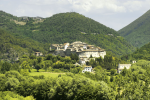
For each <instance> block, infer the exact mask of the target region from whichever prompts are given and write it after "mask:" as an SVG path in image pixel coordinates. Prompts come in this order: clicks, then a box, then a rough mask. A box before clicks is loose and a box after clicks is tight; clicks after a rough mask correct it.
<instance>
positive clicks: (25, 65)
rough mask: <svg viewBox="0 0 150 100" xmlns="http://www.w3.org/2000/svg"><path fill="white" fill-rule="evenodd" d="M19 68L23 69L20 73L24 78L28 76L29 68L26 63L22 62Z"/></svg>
mask: <svg viewBox="0 0 150 100" xmlns="http://www.w3.org/2000/svg"><path fill="white" fill-rule="evenodd" d="M21 68H22V69H23V70H22V71H21V73H22V74H23V75H25V76H27V75H29V69H30V66H29V64H28V62H27V61H23V62H22V64H21Z"/></svg>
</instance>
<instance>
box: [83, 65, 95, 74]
mask: <svg viewBox="0 0 150 100" xmlns="http://www.w3.org/2000/svg"><path fill="white" fill-rule="evenodd" d="M92 71H93V69H92V66H84V69H83V70H82V73H84V72H92Z"/></svg>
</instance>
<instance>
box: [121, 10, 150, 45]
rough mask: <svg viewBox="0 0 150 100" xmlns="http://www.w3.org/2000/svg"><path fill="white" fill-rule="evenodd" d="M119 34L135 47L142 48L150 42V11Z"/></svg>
mask: <svg viewBox="0 0 150 100" xmlns="http://www.w3.org/2000/svg"><path fill="white" fill-rule="evenodd" d="M118 33H119V34H120V35H121V36H123V37H124V38H125V39H126V40H127V41H129V42H130V43H131V44H132V45H133V46H135V47H141V46H143V45H145V44H147V43H148V42H150V38H149V37H150V10H149V11H147V12H146V13H145V14H143V15H142V16H141V17H139V18H138V19H136V20H135V21H133V22H132V23H130V24H129V25H127V26H126V27H124V28H122V29H121V30H119V31H118Z"/></svg>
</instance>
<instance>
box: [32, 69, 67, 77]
mask: <svg viewBox="0 0 150 100" xmlns="http://www.w3.org/2000/svg"><path fill="white" fill-rule="evenodd" d="M59 74H61V75H63V76H65V75H66V74H65V73H54V72H45V70H43V69H40V70H39V72H37V70H36V69H32V70H31V72H30V74H29V75H30V76H40V75H44V76H45V77H54V78H55V77H58V75H59Z"/></svg>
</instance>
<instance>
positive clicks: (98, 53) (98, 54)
mask: <svg viewBox="0 0 150 100" xmlns="http://www.w3.org/2000/svg"><path fill="white" fill-rule="evenodd" d="M78 55H79V57H85V56H86V57H87V58H89V57H90V56H91V55H92V57H100V56H101V57H102V58H104V56H105V55H106V52H105V51H104V52H101V51H82V52H80V53H79V54H78Z"/></svg>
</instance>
